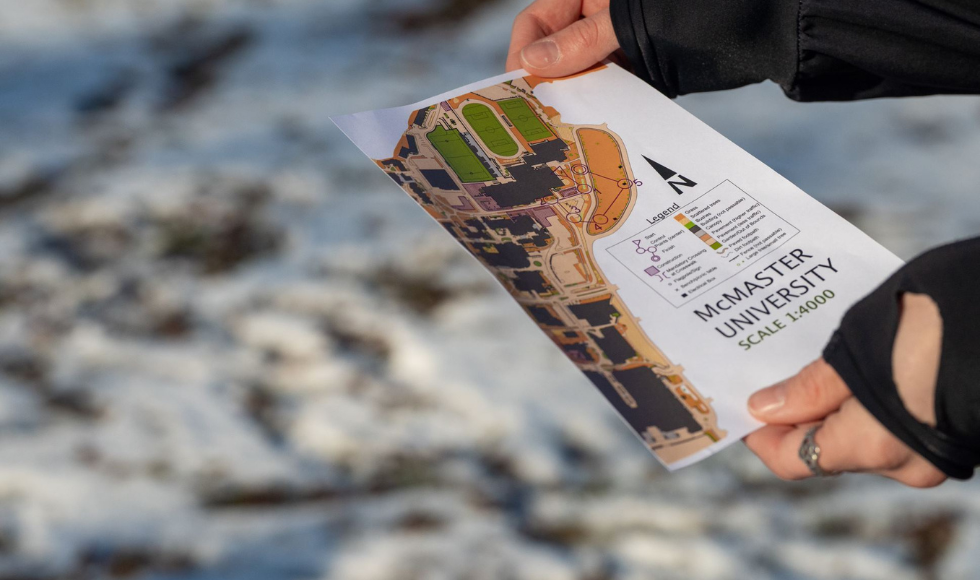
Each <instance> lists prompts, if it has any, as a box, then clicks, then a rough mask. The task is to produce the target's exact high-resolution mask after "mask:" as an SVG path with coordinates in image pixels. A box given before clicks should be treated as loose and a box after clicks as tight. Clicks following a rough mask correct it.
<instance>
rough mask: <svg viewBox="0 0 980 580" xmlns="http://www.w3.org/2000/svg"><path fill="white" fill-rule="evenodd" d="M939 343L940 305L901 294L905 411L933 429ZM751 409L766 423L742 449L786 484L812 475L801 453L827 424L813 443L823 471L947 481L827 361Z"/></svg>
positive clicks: (896, 354) (915, 482) (897, 359)
mask: <svg viewBox="0 0 980 580" xmlns="http://www.w3.org/2000/svg"><path fill="white" fill-rule="evenodd" d="M941 345H942V319H941V317H940V315H939V309H938V307H937V306H936V304H935V302H933V301H932V299H930V298H929V297H928V296H924V295H918V294H905V295H903V297H902V318H901V322H900V323H899V328H898V333H897V334H896V337H895V345H894V348H893V353H892V365H893V375H894V377H895V384H896V386H897V387H898V391H899V396H900V397H901V399H902V401H903V403H904V404H905V407H906V408H907V409H908V410H909V412H910V413H911V414H912V415H913V416H914V417H915V418H916V419H918V420H920V421H922V422H924V423H926V424H929V425H932V426H935V424H936V419H935V407H934V404H933V401H934V399H935V390H936V374H937V372H938V368H939V356H940V351H941ZM749 411H750V412H751V413H752V414H753V415H754V416H755V417H756V418H757V419H759V420H760V421H764V422H766V423H768V425H766V426H765V427H763V428H762V429H759V430H758V431H756V432H755V433H752V434H751V435H748V436H747V437H746V438H745V444H746V446H748V448H749V449H750V450H751V451H752V452H753V453H755V454H756V455H758V456H759V458H760V459H761V460H762V462H763V463H765V464H766V466H767V467H768V468H769V469H771V470H772V472H773V473H775V474H776V475H777V476H779V477H780V478H782V479H788V480H796V479H805V478H807V477H810V476H811V473H810V470H809V468H808V467H807V466H806V464H804V463H803V461H802V460H801V459H800V458H799V455H797V453H798V451H799V448H800V444H801V443H802V442H803V437H804V435H805V434H806V432H807V430H808V429H809V428H810V427H812V426H813V425H815V424H817V423H821V422H822V423H823V427H822V428H821V429H820V430H818V431H817V433H816V436H815V442H816V444H817V445H818V446H819V447H820V450H821V453H820V467H821V468H823V469H824V470H825V471H838V472H840V471H852V472H859V473H874V474H878V475H883V476H885V477H890V478H892V479H894V480H897V481H899V482H901V483H904V484H906V485H909V486H912V487H934V486H937V485H939V484H940V483H942V482H943V481H945V480H946V476H945V475H944V474H943V473H942V472H941V471H940V470H939V469H937V468H936V467H935V466H933V465H932V464H931V463H929V462H928V461H927V460H926V459H924V458H923V457H922V456H920V455H919V454H917V453H915V452H914V451H912V450H911V449H910V448H909V447H908V446H906V445H905V444H904V443H902V442H901V441H900V440H899V439H898V438H897V437H895V436H894V435H892V434H891V433H890V432H889V431H888V430H887V429H885V427H884V426H883V425H882V424H881V423H879V422H878V420H877V419H875V418H874V416H872V415H871V413H869V412H868V411H867V410H866V409H865V408H864V407H863V406H862V405H861V403H859V402H858V400H857V399H855V398H854V397H853V396H852V395H851V392H850V390H849V389H848V388H847V385H846V384H845V383H844V381H843V380H842V379H841V378H840V376H839V375H838V374H837V372H836V371H835V370H834V369H833V367H831V366H830V365H829V364H827V363H826V362H824V361H823V359H818V360H816V361H814V362H813V363H811V364H809V365H807V366H806V367H805V368H804V369H803V370H802V371H800V373H799V374H797V375H796V376H794V377H792V378H789V379H787V380H785V381H783V382H781V383H778V384H776V385H773V386H771V387H768V388H765V389H762V390H761V391H758V392H756V393H755V394H753V395H752V397H751V398H750V399H749Z"/></svg>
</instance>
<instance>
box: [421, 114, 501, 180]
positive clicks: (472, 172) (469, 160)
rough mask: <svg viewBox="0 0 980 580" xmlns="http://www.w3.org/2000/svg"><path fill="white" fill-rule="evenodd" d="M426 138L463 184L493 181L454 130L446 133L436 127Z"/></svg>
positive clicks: (478, 159)
mask: <svg viewBox="0 0 980 580" xmlns="http://www.w3.org/2000/svg"><path fill="white" fill-rule="evenodd" d="M426 137H427V138H428V139H429V142H430V143H432V146H433V147H435V148H436V151H438V152H439V154H440V155H442V157H443V159H445V160H446V162H447V163H449V166H450V167H451V168H452V170H453V172H455V173H456V175H457V176H459V179H460V181H462V182H463V183H480V182H483V181H492V180H493V176H492V175H490V172H489V171H487V168H486V167H484V165H483V162H482V161H480V158H479V157H477V156H476V153H473V151H472V150H471V149H470V147H469V145H467V144H466V141H464V140H463V136H462V135H460V134H459V131H457V130H456V129H453V130H451V131H447V130H445V129H443V128H442V126H437V127H436V128H435V129H433V130H432V131H431V132H429V134H427V135H426Z"/></svg>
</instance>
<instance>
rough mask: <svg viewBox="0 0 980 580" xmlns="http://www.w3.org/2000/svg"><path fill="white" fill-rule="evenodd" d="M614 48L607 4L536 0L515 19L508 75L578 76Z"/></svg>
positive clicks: (602, 1)
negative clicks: (520, 72) (521, 70)
mask: <svg viewBox="0 0 980 580" xmlns="http://www.w3.org/2000/svg"><path fill="white" fill-rule="evenodd" d="M617 49H619V40H617V39H616V33H615V32H614V31H613V26H612V20H610V18H609V0H535V2H533V3H532V4H531V5H530V6H528V7H527V8H525V9H524V10H523V11H522V12H521V13H520V14H518V15H517V18H516V19H515V20H514V28H513V29H512V30H511V35H510V50H509V51H508V55H507V71H508V72H509V71H512V70H517V69H519V68H521V67H523V68H524V69H525V70H527V72H529V73H531V74H534V75H538V76H541V77H548V78H552V77H560V76H566V75H570V74H574V73H577V72H580V71H583V70H585V69H587V68H589V67H590V66H592V65H594V64H596V63H598V62H601V61H602V60H603V59H605V58H607V57H608V56H609V55H610V54H612V53H613V52H614V51H616V50H617Z"/></svg>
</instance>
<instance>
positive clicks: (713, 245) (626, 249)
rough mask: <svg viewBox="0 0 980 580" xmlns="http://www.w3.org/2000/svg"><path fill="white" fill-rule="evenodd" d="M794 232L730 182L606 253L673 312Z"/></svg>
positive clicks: (774, 247) (753, 260) (794, 229)
mask: <svg viewBox="0 0 980 580" xmlns="http://www.w3.org/2000/svg"><path fill="white" fill-rule="evenodd" d="M798 233H799V230H798V229H797V228H795V227H794V226H793V225H792V224H790V223H789V222H787V221H786V220H784V219H783V218H781V217H780V216H778V215H777V214H776V213H775V212H773V211H771V210H770V209H769V208H767V207H766V206H765V205H763V204H762V203H760V202H759V201H758V200H756V199H755V198H753V197H752V196H751V195H749V194H748V193H746V192H745V191H743V190H742V189H740V188H739V187H738V186H736V185H735V184H733V183H732V182H730V181H727V180H726V181H723V182H722V183H721V184H720V185H717V186H716V187H714V188H712V189H710V190H709V191H707V192H706V193H704V194H703V195H701V196H700V197H698V198H696V199H694V200H692V201H690V202H688V203H686V204H684V205H682V206H680V209H679V210H677V212H676V213H675V214H674V215H672V216H668V217H666V218H665V219H663V220H662V221H660V222H658V223H656V224H654V225H652V226H650V227H648V228H646V229H644V230H642V231H640V232H638V233H636V234H635V235H632V236H630V237H629V238H627V239H625V240H623V241H622V242H619V243H618V244H615V245H613V246H611V247H610V248H608V250H607V251H608V252H609V253H610V254H611V255H612V256H613V257H614V258H615V259H616V260H617V261H618V262H619V263H620V264H622V265H623V266H625V267H626V268H628V269H629V270H630V272H632V273H633V274H635V275H636V277H637V278H639V279H640V280H641V281H642V282H643V283H644V284H646V285H647V286H649V287H650V288H651V289H653V290H654V291H655V292H656V293H657V294H659V295H660V296H661V297H663V298H664V299H665V300H667V301H668V302H670V304H671V305H673V306H674V307H675V308H676V307H680V306H682V305H684V304H685V303H687V302H690V301H691V300H694V299H695V298H697V297H698V296H700V295H702V294H704V293H705V292H707V291H709V290H711V289H712V288H714V287H716V286H717V285H718V284H720V283H722V282H724V281H725V280H727V279H729V278H731V277H732V276H735V275H736V274H738V273H739V272H741V271H743V270H744V269H746V268H748V267H749V266H751V265H752V264H754V263H755V262H757V261H758V260H760V259H761V258H762V257H763V256H765V255H767V254H769V253H770V252H771V251H773V250H775V249H776V248H778V247H779V246H781V245H783V244H785V243H786V242H787V241H789V240H790V239H792V238H793V236H795V235H796V234H798Z"/></svg>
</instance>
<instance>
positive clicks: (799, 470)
mask: <svg viewBox="0 0 980 580" xmlns="http://www.w3.org/2000/svg"><path fill="white" fill-rule="evenodd" d="M808 428H809V426H807V427H806V428H803V427H794V426H791V425H766V426H765V427H763V428H761V429H759V430H758V431H755V432H754V433H750V434H749V435H746V437H745V439H744V441H745V446H746V447H748V448H749V450H750V451H752V453H755V454H756V455H757V456H758V457H759V459H761V460H762V463H764V464H765V465H766V467H768V468H769V471H771V472H773V473H774V474H775V475H776V477H778V478H780V479H786V480H797V479H805V478H807V477H811V476H812V475H813V474H812V473H810V469H809V468H808V467H807V466H806V464H805V463H803V460H801V459H800V457H799V455H798V452H799V449H800V444H801V443H803V437H804V435H806V430H807V429H808ZM818 434H819V433H818ZM821 466H823V463H821Z"/></svg>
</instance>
